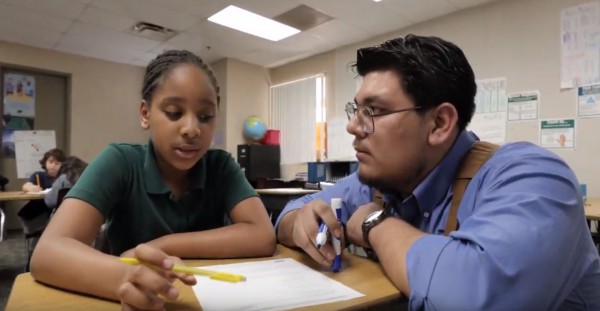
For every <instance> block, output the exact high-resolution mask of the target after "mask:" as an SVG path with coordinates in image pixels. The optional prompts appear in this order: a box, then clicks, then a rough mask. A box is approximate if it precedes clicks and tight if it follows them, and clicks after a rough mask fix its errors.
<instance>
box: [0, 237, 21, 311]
mask: <svg viewBox="0 0 600 311" xmlns="http://www.w3.org/2000/svg"><path fill="white" fill-rule="evenodd" d="M25 257H26V256H25V239H24V238H23V232H22V231H20V230H17V231H8V232H7V234H6V236H5V239H4V241H2V242H0V310H4V308H5V307H6V301H7V300H8V296H9V295H10V289H11V287H12V284H13V282H14V280H15V277H16V276H17V275H18V274H20V273H23V271H24V268H25V261H26V258H25Z"/></svg>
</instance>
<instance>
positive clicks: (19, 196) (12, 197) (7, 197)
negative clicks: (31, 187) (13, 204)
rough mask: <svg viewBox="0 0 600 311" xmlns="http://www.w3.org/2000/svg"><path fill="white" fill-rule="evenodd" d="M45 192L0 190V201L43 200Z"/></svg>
mask: <svg viewBox="0 0 600 311" xmlns="http://www.w3.org/2000/svg"><path fill="white" fill-rule="evenodd" d="M44 197H45V194H43V193H28V192H24V191H6V192H0V201H29V200H43V199H44Z"/></svg>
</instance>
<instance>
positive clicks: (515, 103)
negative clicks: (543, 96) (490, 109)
mask: <svg viewBox="0 0 600 311" xmlns="http://www.w3.org/2000/svg"><path fill="white" fill-rule="evenodd" d="M539 98H540V92H539V91H529V92H522V93H513V94H509V95H508V121H523V120H535V119H537V118H538V107H539Z"/></svg>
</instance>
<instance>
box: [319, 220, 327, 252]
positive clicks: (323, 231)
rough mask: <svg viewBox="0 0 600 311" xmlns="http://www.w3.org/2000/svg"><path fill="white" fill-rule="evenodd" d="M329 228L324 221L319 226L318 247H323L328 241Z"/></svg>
mask: <svg viewBox="0 0 600 311" xmlns="http://www.w3.org/2000/svg"><path fill="white" fill-rule="evenodd" d="M328 232H329V230H328V229H327V225H326V224H325V223H324V222H322V223H321V225H320V226H319V233H317V248H321V246H323V245H324V244H325V243H327V233H328Z"/></svg>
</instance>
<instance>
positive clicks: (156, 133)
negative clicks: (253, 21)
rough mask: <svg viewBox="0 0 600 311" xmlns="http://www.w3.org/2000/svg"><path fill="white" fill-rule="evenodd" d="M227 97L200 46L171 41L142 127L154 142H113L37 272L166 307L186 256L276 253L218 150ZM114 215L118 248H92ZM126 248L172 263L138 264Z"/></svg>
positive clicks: (47, 239)
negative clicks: (222, 98) (177, 266)
mask: <svg viewBox="0 0 600 311" xmlns="http://www.w3.org/2000/svg"><path fill="white" fill-rule="evenodd" d="M218 107H219V87H218V86H217V81H216V79H215V76H214V74H213V73H212V71H211V70H210V69H209V68H208V66H207V65H206V64H205V63H204V62H203V61H202V60H201V59H200V58H199V57H197V56H196V55H194V54H192V53H190V52H187V51H166V52H164V53H162V54H161V55H159V56H157V57H156V58H155V59H154V60H152V61H151V62H150V64H149V65H148V67H147V68H146V73H145V76H144V85H143V88H142V101H141V104H140V123H141V127H142V128H143V129H145V130H149V132H150V140H149V142H148V144H147V145H138V144H111V145H109V146H108V147H107V148H106V149H105V150H103V151H102V152H101V153H100V154H99V155H98V156H97V157H96V158H95V159H94V161H92V162H91V163H90V165H89V166H88V167H87V169H86V170H85V172H84V173H83V175H82V176H81V177H80V178H79V180H78V181H77V183H76V184H75V185H74V187H73V188H72V189H71V190H70V191H69V194H68V195H67V197H66V198H65V200H64V201H63V203H62V204H61V206H60V208H59V209H58V210H57V212H56V214H55V215H54V217H53V219H52V221H51V222H50V224H49V225H48V227H47V228H46V230H45V232H44V234H43V236H42V238H41V239H40V241H39V243H38V245H37V247H36V249H35V252H34V254H33V258H32V261H31V272H32V274H33V277H34V278H36V279H37V280H39V281H42V282H44V283H48V284H51V285H54V286H58V287H62V288H65V289H68V290H72V291H77V292H81V293H86V294H91V295H95V296H99V297H104V298H108V299H113V300H119V301H121V303H122V304H123V306H124V309H143V310H155V309H156V310H161V309H162V308H163V306H164V301H163V300H162V299H161V298H159V295H161V296H162V297H166V298H168V299H175V298H177V296H178V291H177V289H176V288H175V287H174V286H173V285H172V282H173V280H174V279H176V278H179V279H181V280H182V281H183V282H185V283H186V284H194V283H195V279H194V278H193V277H190V276H183V275H178V274H175V273H172V272H171V271H170V269H171V268H172V266H173V263H174V262H175V261H177V260H178V258H232V257H258V256H271V255H272V254H273V252H274V251H275V246H276V244H275V243H276V242H275V233H274V231H273V227H272V226H271V222H270V220H269V218H268V216H267V213H266V211H265V208H264V206H263V204H262V203H261V201H260V199H259V198H258V196H257V194H256V192H255V191H254V189H253V188H252V187H251V186H250V184H249V183H248V181H247V180H246V178H245V176H244V174H243V172H242V171H241V169H240V167H239V165H238V164H237V163H236V162H235V160H234V159H233V158H232V157H231V155H230V154H229V153H227V152H225V151H222V150H209V146H210V144H211V141H212V137H213V133H214V130H215V124H216V116H217V112H218ZM105 222H106V232H104V233H103V234H105V235H106V240H107V241H108V243H109V245H108V246H109V249H110V254H105V253H101V252H100V251H97V250H96V249H94V248H92V247H91V246H90V244H91V243H92V241H93V240H94V238H95V236H96V234H97V232H98V230H99V228H100V227H101V225H102V224H103V223H105ZM117 256H123V257H136V258H138V259H139V260H141V261H144V262H147V263H150V264H153V265H155V266H158V267H163V268H162V269H160V270H152V269H150V268H148V267H147V266H144V265H141V266H130V265H125V264H122V263H121V262H119V260H118V258H117Z"/></svg>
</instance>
